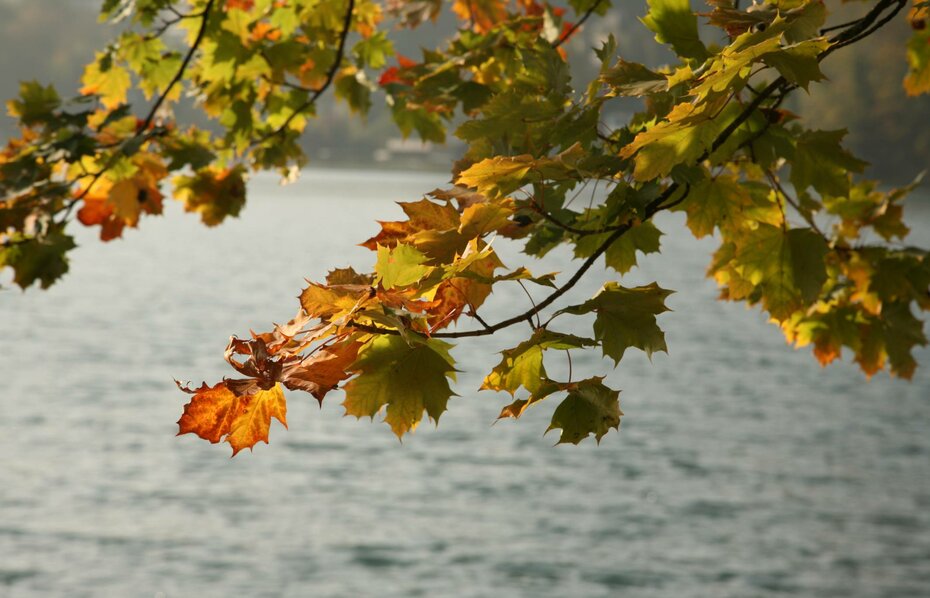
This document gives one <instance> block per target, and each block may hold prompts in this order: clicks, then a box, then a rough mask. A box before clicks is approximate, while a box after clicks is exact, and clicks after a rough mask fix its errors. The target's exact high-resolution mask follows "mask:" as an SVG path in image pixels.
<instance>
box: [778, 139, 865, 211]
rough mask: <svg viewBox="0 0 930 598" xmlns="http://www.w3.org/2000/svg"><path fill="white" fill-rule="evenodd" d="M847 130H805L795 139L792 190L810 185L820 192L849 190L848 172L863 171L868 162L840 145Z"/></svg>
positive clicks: (829, 192) (832, 193)
mask: <svg viewBox="0 0 930 598" xmlns="http://www.w3.org/2000/svg"><path fill="white" fill-rule="evenodd" d="M845 136H846V130H845V129H841V130H838V131H805V132H804V133H802V134H801V135H800V136H799V137H798V140H797V146H796V148H795V154H794V159H793V160H792V161H791V184H792V185H794V187H795V189H797V190H799V191H800V190H803V189H807V188H808V187H813V188H814V189H815V190H816V191H817V192H818V193H820V194H821V195H833V196H844V195H847V194H848V193H849V173H850V172H862V170H863V169H864V168H865V167H866V166H867V165H868V164H867V163H865V162H863V161H861V160H858V159H856V158H855V157H854V156H853V155H852V154H850V153H849V152H847V151H846V150H845V149H843V147H842V146H841V145H840V142H841V141H842V140H843V137H845Z"/></svg>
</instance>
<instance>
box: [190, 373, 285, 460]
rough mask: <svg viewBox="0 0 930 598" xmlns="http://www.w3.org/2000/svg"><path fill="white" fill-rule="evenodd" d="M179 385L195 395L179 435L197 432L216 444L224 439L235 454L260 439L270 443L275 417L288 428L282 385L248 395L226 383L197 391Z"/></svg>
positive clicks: (249, 447)
mask: <svg viewBox="0 0 930 598" xmlns="http://www.w3.org/2000/svg"><path fill="white" fill-rule="evenodd" d="M178 388H180V389H181V390H183V391H184V392H186V393H188V394H192V395H194V397H193V398H192V399H191V401H190V402H189V403H188V404H187V405H185V406H184V414H183V415H182V416H181V419H179V420H178V429H179V431H178V435H181V434H196V435H197V436H200V437H201V438H203V439H204V440H209V441H210V442H211V443H213V444H216V443H218V442H220V441H221V440H223V441H225V442H228V443H229V445H230V446H231V447H232V449H233V453H232V454H233V456H236V453H238V452H239V451H241V450H242V449H244V448H248V449H250V450H251V448H252V447H253V446H255V445H256V444H257V443H258V442H259V441H263V442H265V443H266V444H267V442H268V429H269V428H270V427H271V418H272V417H273V418H275V419H277V420H278V421H279V422H281V423H282V424H284V427H287V417H286V416H287V402H286V400H285V398H284V393H283V391H282V390H281V386H280V385H277V384H276V385H275V386H273V387H272V388H270V389H268V390H258V391H256V392H255V393H253V394H244V395H237V394H236V393H235V392H233V391H232V390H230V388H229V387H228V386H227V384H226V382H220V383H219V384H216V385H214V386H207V385H206V384H203V385H202V386H201V387H200V388H198V389H196V390H194V389H190V388H185V387H183V386H181V384H180V383H178Z"/></svg>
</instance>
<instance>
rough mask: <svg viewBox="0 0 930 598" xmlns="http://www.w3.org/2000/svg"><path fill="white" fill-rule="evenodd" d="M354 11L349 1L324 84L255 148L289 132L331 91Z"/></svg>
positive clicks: (257, 143) (256, 142)
mask: <svg viewBox="0 0 930 598" xmlns="http://www.w3.org/2000/svg"><path fill="white" fill-rule="evenodd" d="M353 10H355V0H349V4H348V6H346V12H345V16H344V17H343V19H342V31H341V32H340V34H339V45H338V46H337V47H336V56H335V58H334V59H333V63H332V64H331V65H330V67H329V70H328V71H327V72H326V79H325V80H324V81H323V84H322V85H320V86H319V87H318V88H316V89H315V90H313V93H312V94H311V96H310V97H309V98H308V99H307V101H305V102H304V103H303V104H301V105H300V106H298V107H297V108H296V109H295V110H294V111H293V112H291V115H290V116H288V117H287V119H286V120H285V121H284V122H283V123H282V124H281V126H279V127H278V128H276V129H275V130H273V131H271V132H270V133H267V134H265V135H263V136H262V137H261V138H259V139H258V140H257V141H255V142H253V143H252V147H255V146H256V145H259V144H261V143H264V142H266V141H268V140H269V139H271V138H272V137H276V136H278V135H280V134H281V133H283V132H284V131H285V130H287V127H288V126H289V125H290V124H291V121H293V120H294V119H295V118H297V116H298V115H299V114H301V113H303V112H304V111H305V110H307V109H308V108H310V106H312V105H313V104H315V103H316V101H317V99H319V97H320V96H321V95H323V92H325V91H326V90H327V89H329V86H330V85H332V83H333V80H334V79H335V78H336V73H337V72H338V71H339V67H340V66H341V65H342V57H343V55H344V54H345V48H346V39H347V38H348V37H349V31H350V30H351V28H352V11H353Z"/></svg>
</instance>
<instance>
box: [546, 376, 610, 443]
mask: <svg viewBox="0 0 930 598" xmlns="http://www.w3.org/2000/svg"><path fill="white" fill-rule="evenodd" d="M602 380H603V378H590V379H588V380H583V381H581V382H579V383H577V384H576V385H574V386H573V387H572V388H571V390H569V392H568V396H567V397H566V398H565V400H564V401H562V402H561V403H560V404H559V406H558V407H556V409H555V412H554V413H553V414H552V423H550V424H549V427H548V428H547V429H546V432H548V431H550V430H555V429H561V430H562V434H561V436H559V442H558V444H563V443H567V442H570V443H572V444H578V443H579V442H581V441H582V440H584V439H585V438H587V437H588V436H590V435H591V434H593V435H594V439H595V440H596V441H597V442H598V444H600V442H601V438H603V437H604V435H605V434H607V432H609V431H610V429H611V428H613V429H615V430H619V429H620V418H621V417H622V416H623V412H622V411H621V410H620V391H619V390H613V389H611V388H608V387H607V386H605V385H604V384H603V382H602Z"/></svg>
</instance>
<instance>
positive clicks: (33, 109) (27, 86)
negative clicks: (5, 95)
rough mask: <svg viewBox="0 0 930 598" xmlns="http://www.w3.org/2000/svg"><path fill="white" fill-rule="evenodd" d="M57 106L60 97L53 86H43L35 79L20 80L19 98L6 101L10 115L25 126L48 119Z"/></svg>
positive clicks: (59, 102)
mask: <svg viewBox="0 0 930 598" xmlns="http://www.w3.org/2000/svg"><path fill="white" fill-rule="evenodd" d="M59 106H61V98H60V97H59V96H58V92H57V91H55V87H54V86H52V85H49V86H47V87H45V86H43V85H42V84H40V83H39V82H37V81H23V82H21V83H20V84H19V99H17V100H10V101H9V102H7V107H8V108H9V111H10V116H14V117H17V118H19V120H20V121H21V122H22V124H24V125H26V126H27V127H28V126H31V125H34V124H38V123H43V122H48V121H50V120H51V119H52V117H53V116H54V112H55V110H57V109H58V107H59Z"/></svg>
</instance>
